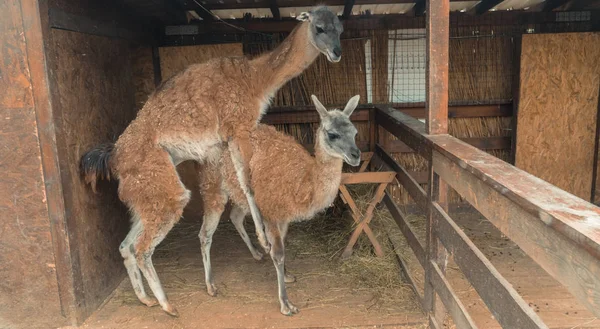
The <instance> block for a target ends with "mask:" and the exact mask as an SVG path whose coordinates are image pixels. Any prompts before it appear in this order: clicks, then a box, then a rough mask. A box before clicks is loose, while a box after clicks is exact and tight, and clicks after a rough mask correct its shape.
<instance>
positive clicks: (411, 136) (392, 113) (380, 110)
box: [375, 106, 431, 159]
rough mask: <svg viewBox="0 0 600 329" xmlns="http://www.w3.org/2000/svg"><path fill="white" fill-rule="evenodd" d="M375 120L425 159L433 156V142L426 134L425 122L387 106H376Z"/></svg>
mask: <svg viewBox="0 0 600 329" xmlns="http://www.w3.org/2000/svg"><path fill="white" fill-rule="evenodd" d="M376 108H377V112H376V113H375V121H376V122H377V124H378V125H380V126H381V127H383V128H385V129H386V130H387V131H389V132H390V133H391V134H392V135H394V136H396V137H398V138H399V139H400V140H401V141H402V142H404V143H405V144H406V145H408V146H409V147H410V148H411V149H413V150H415V151H416V152H417V154H419V155H421V156H422V157H424V158H425V159H429V158H430V157H431V144H430V142H429V141H428V140H427V138H426V135H425V124H424V123H423V122H421V121H419V120H417V119H415V118H413V117H411V116H408V115H406V114H404V113H401V112H399V111H396V110H395V109H393V108H390V107H387V106H376Z"/></svg>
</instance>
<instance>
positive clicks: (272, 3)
mask: <svg viewBox="0 0 600 329" xmlns="http://www.w3.org/2000/svg"><path fill="white" fill-rule="evenodd" d="M269 8H270V9H271V14H273V19H275V20H280V19H281V14H280V13H279V5H278V4H277V0H269Z"/></svg>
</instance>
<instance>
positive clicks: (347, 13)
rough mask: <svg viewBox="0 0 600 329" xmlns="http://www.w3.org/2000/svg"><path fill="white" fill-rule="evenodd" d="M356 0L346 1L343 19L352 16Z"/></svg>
mask: <svg viewBox="0 0 600 329" xmlns="http://www.w3.org/2000/svg"><path fill="white" fill-rule="evenodd" d="M355 1H356V0H344V13H343V14H342V18H343V19H348V18H349V17H350V15H352V7H354V2H355Z"/></svg>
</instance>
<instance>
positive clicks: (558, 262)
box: [429, 136, 600, 316]
mask: <svg viewBox="0 0 600 329" xmlns="http://www.w3.org/2000/svg"><path fill="white" fill-rule="evenodd" d="M429 138H430V140H431V141H432V142H433V143H434V149H435V151H434V167H435V168H434V170H435V171H436V172H437V173H438V174H439V175H440V176H441V177H442V178H443V179H444V180H445V181H447V182H448V184H449V185H450V186H452V188H453V189H454V190H456V192H458V193H459V194H460V195H461V196H462V197H464V198H465V199H466V200H467V201H469V203H470V204H471V205H473V207H475V208H476V209H477V210H478V211H479V212H480V213H481V214H482V215H484V216H485V217H486V218H487V219H488V220H490V222H491V223H493V224H494V226H496V227H497V228H498V229H499V230H500V231H501V232H502V233H503V234H504V235H506V236H508V237H509V238H510V239H511V240H512V241H514V242H515V243H516V244H517V245H518V246H519V247H520V248H521V249H522V250H523V251H524V252H525V253H527V254H528V255H530V256H531V257H532V259H533V260H534V261H535V262H536V263H538V264H539V265H540V266H541V267H542V268H543V269H544V270H545V271H546V272H548V273H549V274H550V275H551V276H552V277H554V278H555V279H556V280H557V281H559V282H560V283H562V284H563V285H564V286H565V287H567V289H568V290H569V291H570V292H571V293H572V294H573V295H574V296H575V297H576V298H577V299H578V300H579V301H580V302H581V303H582V304H583V305H585V306H586V307H587V308H588V309H589V310H590V311H591V312H592V313H594V314H595V315H596V316H600V289H599V288H598V287H600V224H599V222H600V208H598V207H596V206H594V205H593V204H590V203H588V202H587V201H584V200H582V199H580V198H577V197H576V196H574V195H572V194H570V193H567V192H565V191H563V190H560V189H559V188H557V187H555V186H553V185H551V184H549V183H547V182H545V181H543V180H541V179H539V178H537V177H535V176H533V175H530V174H528V173H526V172H524V171H522V170H520V169H518V168H516V167H514V166H511V165H509V164H507V163H506V162H504V161H502V160H500V159H497V158H495V157H494V156H491V155H489V154H486V153H484V152H481V151H479V150H477V149H475V148H473V147H471V146H469V145H467V144H465V143H462V142H460V141H458V140H456V139H455V138H452V137H450V136H430V137H429ZM440 236H442V235H440Z"/></svg>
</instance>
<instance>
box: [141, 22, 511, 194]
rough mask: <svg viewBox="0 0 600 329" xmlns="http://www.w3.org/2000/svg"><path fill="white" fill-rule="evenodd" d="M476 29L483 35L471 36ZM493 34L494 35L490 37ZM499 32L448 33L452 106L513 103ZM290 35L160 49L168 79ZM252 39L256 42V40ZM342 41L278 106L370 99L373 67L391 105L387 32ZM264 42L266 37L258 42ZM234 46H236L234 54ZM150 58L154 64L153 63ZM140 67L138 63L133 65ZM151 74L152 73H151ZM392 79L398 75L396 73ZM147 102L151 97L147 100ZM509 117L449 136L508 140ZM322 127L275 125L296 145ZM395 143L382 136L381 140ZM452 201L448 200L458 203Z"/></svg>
mask: <svg viewBox="0 0 600 329" xmlns="http://www.w3.org/2000/svg"><path fill="white" fill-rule="evenodd" d="M473 30H477V31H478V33H479V35H480V36H481V37H479V38H472V37H468V38H465V36H472V35H473ZM492 31H494V32H492ZM493 33H495V34H497V35H499V34H501V33H502V28H501V27H494V26H488V27H457V28H452V29H451V36H452V37H453V38H452V39H451V41H450V64H449V71H450V74H449V82H450V86H449V94H450V95H449V96H450V102H451V104H478V103H488V104H489V103H497V102H506V101H510V100H511V99H512V81H513V76H512V75H513V69H512V68H513V52H514V51H513V50H514V46H513V43H512V41H511V38H509V37H503V36H495V37H490V35H492V34H493ZM285 37H286V34H274V35H273V38H272V39H268V40H267V39H265V38H264V36H259V37H258V39H257V37H256V36H248V37H247V38H246V40H245V41H244V43H243V44H241V45H240V44H236V45H215V46H192V47H174V48H162V49H160V57H161V67H162V71H163V79H166V78H168V77H170V76H171V75H172V74H173V72H175V71H178V70H180V69H182V68H183V67H185V66H186V65H188V64H191V63H194V62H198V61H202V60H206V59H208V58H211V57H214V56H226V55H231V54H232V53H233V54H238V55H239V54H241V50H242V49H243V54H244V55H246V56H257V55H259V54H261V53H263V52H265V51H268V50H270V49H273V48H274V47H276V46H277V45H278V43H279V42H281V40H283V38H285ZM252 38H254V39H252ZM345 38H347V39H346V40H342V48H343V56H342V60H341V61H340V62H339V63H329V62H328V61H327V60H326V59H325V57H324V56H319V58H318V59H317V61H316V62H315V63H314V64H313V65H311V66H310V67H309V68H308V69H307V70H306V71H305V72H304V73H303V74H302V75H300V76H299V77H297V78H295V79H293V80H292V81H290V82H289V83H288V84H286V85H285V86H284V87H283V88H282V89H281V90H280V91H279V92H278V93H277V95H276V97H275V99H274V103H273V105H274V106H298V105H310V104H311V101H310V95H311V94H315V95H317V97H319V99H320V100H321V101H322V102H323V103H324V104H326V105H327V106H328V107H340V106H343V105H344V104H345V103H346V102H347V100H348V99H349V98H351V97H352V96H354V95H357V94H359V95H361V103H366V102H367V101H368V100H367V81H366V80H367V74H366V67H365V66H366V65H370V66H371V68H372V70H371V72H372V74H371V81H370V85H371V89H372V95H373V103H387V102H388V101H389V100H388V95H389V88H390V87H389V85H388V75H389V74H390V73H389V72H388V57H389V55H388V54H389V52H390V48H389V46H390V44H389V31H386V30H381V31H358V32H354V33H353V34H352V35H345ZM260 39H262V40H260ZM367 42H369V43H368V44H369V46H370V47H369V49H368V51H369V52H370V59H371V61H370V63H366V58H368V57H367V54H365V45H366V44H367ZM231 47H235V51H232V49H231ZM137 59H139V60H143V62H144V64H143V65H141V64H139V63H138V64H137V66H136V67H138V68H139V72H140V73H139V74H138V79H136V81H135V84H136V102H137V103H141V102H143V101H145V97H144V94H145V93H146V95H147V93H149V92H151V91H152V90H153V80H152V79H153V77H152V74H151V72H152V71H151V69H152V65H151V56H150V54H149V52H148V49H144V50H143V52H142V53H140V54H139V55H138V56H137ZM148 60H150V62H148ZM134 62H135V61H134ZM149 70H150V71H149ZM391 74H395V72H392V73H391ZM146 97H147V96H146ZM509 125H510V119H509V118H468V119H464V118H462V119H450V127H449V129H450V133H451V134H452V135H454V136H456V137H487V136H490V137H494V136H508V135H509V130H508V128H509ZM317 127H318V124H287V125H278V126H277V128H278V129H279V130H282V131H285V132H286V133H288V134H290V135H292V136H295V137H296V138H297V139H298V141H300V142H301V143H305V144H312V143H314V141H313V136H314V131H315V129H316V128H317ZM357 128H358V130H359V134H358V136H357V140H358V141H368V139H369V129H368V125H367V124H366V123H358V124H357ZM385 139H393V136H391V135H389V134H385V132H382V134H381V136H380V141H384V140H385ZM490 153H491V154H493V155H495V156H497V157H499V158H501V159H504V160H506V159H508V156H509V154H508V151H507V150H494V151H491V152H490ZM394 157H395V158H396V159H397V160H398V161H399V162H400V163H401V164H402V165H404V166H405V167H406V168H407V169H408V170H413V171H425V170H426V169H427V163H426V162H425V161H424V159H422V158H420V157H418V156H417V155H415V154H394ZM394 195H395V196H396V197H397V198H398V199H399V200H401V202H402V203H406V202H408V201H409V197H408V196H407V195H406V193H401V192H395V193H394ZM457 200H458V198H457V196H452V197H451V200H450V201H451V202H454V201H457Z"/></svg>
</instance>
